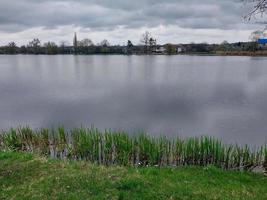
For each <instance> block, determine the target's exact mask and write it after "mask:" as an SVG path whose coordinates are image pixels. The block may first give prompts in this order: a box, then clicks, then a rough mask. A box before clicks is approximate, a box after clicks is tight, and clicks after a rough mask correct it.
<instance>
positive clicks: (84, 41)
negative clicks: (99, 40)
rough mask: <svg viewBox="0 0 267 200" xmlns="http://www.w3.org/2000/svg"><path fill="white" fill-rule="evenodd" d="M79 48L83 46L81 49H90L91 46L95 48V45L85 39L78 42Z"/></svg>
mask: <svg viewBox="0 0 267 200" xmlns="http://www.w3.org/2000/svg"><path fill="white" fill-rule="evenodd" d="M78 46H81V47H89V46H94V43H93V41H92V40H90V39H88V38H85V39H83V40H81V41H78Z"/></svg>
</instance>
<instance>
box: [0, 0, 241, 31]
mask: <svg viewBox="0 0 267 200" xmlns="http://www.w3.org/2000/svg"><path fill="white" fill-rule="evenodd" d="M242 7H243V6H242V3H241V2H239V1H238V0H236V1H235V0H223V1H218V0H203V1H201V3H200V2H199V1H198V0H180V1H177V0H165V1H159V0H135V1H125V0H113V1H111V0H75V1H74V0H53V1H52V0H12V1H8V0H2V1H1V2H0V28H1V30H2V31H5V32H17V31H22V30H25V29H28V28H33V27H46V28H54V27H57V26H64V25H74V26H79V27H82V28H90V29H91V30H93V29H96V30H101V29H105V30H112V29H116V28H117V27H118V26H124V27H127V28H138V27H145V26H146V27H154V26H158V25H177V26H179V27H183V28H202V29H206V28H216V29H236V28H240V27H242V14H243V10H242Z"/></svg>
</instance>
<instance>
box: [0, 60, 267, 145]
mask: <svg viewBox="0 0 267 200" xmlns="http://www.w3.org/2000/svg"><path fill="white" fill-rule="evenodd" d="M58 124H64V125H65V126H66V127H69V128H71V127H77V126H78V127H79V126H81V124H83V125H85V126H90V125H91V124H94V125H95V126H96V127H99V128H101V129H104V128H111V129H114V130H127V131H130V132H135V131H138V130H144V131H148V132H149V133H150V134H154V135H160V134H165V135H168V136H175V135H180V136H195V135H206V134H208V135H214V136H217V137H219V138H222V139H223V140H225V141H226V142H238V143H241V144H244V143H249V144H263V143H265V142H266V141H267V140H266V139H267V58H263V57H261V58H260V57H257V58H256V57H255V58H251V57H216V56H214V57H209V56H205V57H204V56H63V55H62V56H30V55H29V56H23V55H18V56H6V55H3V56H0V128H1V129H7V128H10V127H11V126H13V127H15V126H18V125H30V126H32V127H34V128H38V127H52V126H56V125H58Z"/></svg>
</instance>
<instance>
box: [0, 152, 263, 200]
mask: <svg viewBox="0 0 267 200" xmlns="http://www.w3.org/2000/svg"><path fill="white" fill-rule="evenodd" d="M0 199H1V200H5V199H6V200H7V199H14V200H16V199H18V200H24V199H25V200H32V199H36V200H40V199H42V200H45V199H49V200H53V199H62V200H63V199H64V200H67V199H73V200H76V199H77V200H78V199H81V200H86V199H88V200H89V199H90V200H93V199H96V200H101V199H127V200H130V199H155V200H156V199H164V200H165V199H183V200H186V199H190V200H191V199H193V200H194V199H199V200H203V199H207V200H208V199H211V200H214V199H225V200H228V199H231V200H235V199H240V200H241V199H242V200H248V199H251V200H255V199H259V200H260V199H267V178H266V177H264V176H263V175H260V174H254V173H250V172H238V171H231V170H228V171H225V170H221V169H218V168H216V167H212V166H208V167H189V166H187V167H179V168H166V167H165V168H156V167H118V166H109V167H105V166H103V165H95V164H90V163H88V162H85V161H66V160H65V161H63V160H55V159H54V160H49V159H47V158H44V157H40V156H37V155H33V154H30V153H22V152H0Z"/></svg>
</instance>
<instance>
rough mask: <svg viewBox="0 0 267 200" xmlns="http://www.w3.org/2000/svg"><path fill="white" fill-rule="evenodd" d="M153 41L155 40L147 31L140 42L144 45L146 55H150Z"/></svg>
mask: <svg viewBox="0 0 267 200" xmlns="http://www.w3.org/2000/svg"><path fill="white" fill-rule="evenodd" d="M151 39H152V40H153V38H152V35H151V33H150V32H148V31H146V32H145V33H144V34H143V35H142V37H141V39H140V42H141V43H142V44H144V50H145V53H148V52H149V46H150V43H151Z"/></svg>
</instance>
